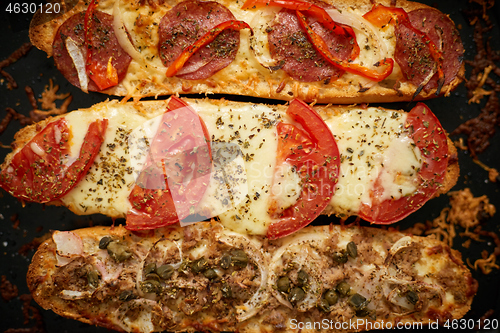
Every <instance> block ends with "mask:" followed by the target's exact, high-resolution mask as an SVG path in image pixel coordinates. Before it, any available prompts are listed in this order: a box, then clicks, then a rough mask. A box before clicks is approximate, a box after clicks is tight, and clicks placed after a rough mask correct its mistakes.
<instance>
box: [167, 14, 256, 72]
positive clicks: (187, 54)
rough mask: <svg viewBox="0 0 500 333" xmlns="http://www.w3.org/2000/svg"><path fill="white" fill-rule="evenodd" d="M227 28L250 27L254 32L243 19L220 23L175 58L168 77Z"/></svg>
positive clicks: (169, 68) (168, 70) (239, 28)
mask: <svg viewBox="0 0 500 333" xmlns="http://www.w3.org/2000/svg"><path fill="white" fill-rule="evenodd" d="M226 29H237V30H241V29H250V31H251V33H252V34H253V30H252V28H251V27H250V26H249V25H248V24H247V23H245V22H243V21H236V20H229V21H226V22H223V23H220V24H218V25H217V26H215V27H214V28H212V29H211V30H210V31H208V32H207V33H206V34H204V35H203V36H202V37H201V38H200V39H198V40H197V41H196V42H194V43H193V44H192V45H190V46H189V47H187V48H186V49H185V50H183V51H182V53H181V54H180V56H179V57H178V58H177V59H175V61H174V62H173V63H172V64H171V65H170V66H169V67H168V69H167V73H166V74H165V75H166V76H167V77H171V76H174V75H175V74H177V72H178V71H179V70H180V69H181V68H182V66H184V64H185V63H186V62H187V61H188V60H189V58H191V56H192V55H193V54H195V53H196V51H198V50H199V49H201V48H202V47H204V46H205V45H207V44H210V43H211V42H213V41H214V39H215V38H216V37H217V36H218V35H219V34H220V33H221V32H223V31H224V30H226Z"/></svg>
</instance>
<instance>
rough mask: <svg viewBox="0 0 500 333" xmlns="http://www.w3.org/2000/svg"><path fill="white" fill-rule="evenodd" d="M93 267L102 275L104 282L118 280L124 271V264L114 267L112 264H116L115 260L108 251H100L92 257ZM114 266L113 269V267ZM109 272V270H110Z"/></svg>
mask: <svg viewBox="0 0 500 333" xmlns="http://www.w3.org/2000/svg"><path fill="white" fill-rule="evenodd" d="M92 259H93V262H92V265H94V267H95V268H96V269H97V270H98V271H99V273H100V274H101V280H102V281H103V282H109V281H114V280H117V279H118V277H119V276H120V274H121V273H122V271H123V264H122V263H120V264H118V265H112V264H111V262H114V259H111V257H110V256H109V254H108V251H106V250H100V251H99V252H97V253H96V254H94V255H92ZM111 266H113V267H111ZM110 267H111V269H109V270H108V268H110Z"/></svg>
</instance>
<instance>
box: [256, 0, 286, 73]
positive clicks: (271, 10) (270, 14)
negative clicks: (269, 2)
mask: <svg viewBox="0 0 500 333" xmlns="http://www.w3.org/2000/svg"><path fill="white" fill-rule="evenodd" d="M280 10H281V8H280V7H274V6H270V7H265V8H263V9H262V11H261V12H260V15H255V16H254V17H253V19H252V21H251V22H250V26H251V27H252V29H253V33H254V34H253V36H250V48H251V49H252V51H253V52H252V54H253V55H254V56H255V59H257V61H258V62H259V63H260V64H261V65H262V66H263V67H265V68H267V69H269V70H271V71H273V70H276V68H277V67H279V63H278V62H277V61H276V60H275V59H273V57H272V56H271V52H270V51H269V42H268V39H267V32H266V30H267V28H268V27H269V26H270V25H271V22H272V21H273V20H274V18H275V17H276V14H277V13H278V12H279V11H280Z"/></svg>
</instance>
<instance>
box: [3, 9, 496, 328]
mask: <svg viewBox="0 0 500 333" xmlns="http://www.w3.org/2000/svg"><path fill="white" fill-rule="evenodd" d="M24 1H25V2H27V3H28V4H29V3H41V2H42V0H38V1H36V0H31V1H30V0H24ZM9 2H10V3H14V2H13V1H3V0H2V1H1V4H0V20H1V23H0V59H4V58H6V57H7V56H8V55H10V54H11V53H12V52H13V51H14V50H16V49H17V48H18V47H20V46H21V45H22V43H24V42H27V41H28V40H29V38H28V31H27V28H28V24H29V20H30V18H31V16H32V15H30V14H24V15H23V14H15V13H8V12H7V11H6V8H7V5H8V3H9ZM422 2H426V3H428V4H430V5H433V6H435V7H437V8H438V9H440V10H441V11H443V12H445V13H447V14H449V15H450V17H451V18H452V20H454V21H455V22H456V24H457V25H458V26H459V28H460V33H461V37H462V39H463V42H464V45H465V50H466V53H465V58H466V59H472V58H473V57H474V55H475V51H476V47H475V44H474V41H473V38H472V33H473V28H472V27H471V26H470V25H469V24H468V22H467V20H466V18H465V15H464V12H463V10H464V9H466V8H469V7H470V6H477V5H476V4H471V3H469V2H467V1H465V0H460V1H453V0H446V1H445V0H442V1H435V2H434V1H432V0H431V1H429V0H426V1H422ZM499 7H500V6H499V5H495V7H494V8H493V9H491V10H490V11H489V12H488V14H489V16H490V19H491V20H492V22H493V23H494V27H493V30H492V31H490V32H489V33H488V36H485V37H486V38H488V39H489V43H490V44H491V47H492V48H493V49H494V50H500V29H499V26H498V24H499V22H500V8H499ZM466 68H467V76H468V75H469V74H470V66H466ZM6 71H7V72H8V73H10V74H11V75H12V76H13V77H14V78H15V80H16V81H17V83H18V84H19V88H17V89H14V90H8V89H7V85H6V81H5V80H3V81H1V82H0V117H3V115H5V108H6V107H12V108H14V109H15V110H17V111H18V112H21V113H24V114H27V113H28V112H29V110H30V109H31V107H30V104H29V102H28V99H27V97H26V93H25V92H24V87H25V86H30V87H32V88H33V90H34V92H35V96H36V97H37V98H39V97H40V95H41V93H42V91H43V90H44V87H45V86H46V85H48V84H49V79H52V80H53V81H54V84H57V85H59V86H60V90H59V92H61V93H66V92H70V93H71V94H72V96H73V101H72V103H71V104H70V109H71V110H74V109H77V108H85V107H89V106H91V105H93V104H95V103H97V102H100V101H103V100H105V99H107V98H110V97H109V96H106V95H102V94H98V93H90V94H85V93H82V92H81V91H80V90H79V89H76V88H75V87H73V86H71V85H70V84H69V83H68V82H67V81H66V80H65V79H64V78H63V77H62V75H61V74H60V73H59V72H58V71H57V70H56V69H55V67H54V64H53V60H52V59H51V58H50V59H48V58H47V57H46V54H45V53H43V52H41V51H39V50H37V49H34V48H33V49H32V50H31V51H30V52H29V54H28V55H27V57H24V58H22V59H20V60H19V61H18V62H16V63H15V64H13V65H11V66H9V67H8V68H6ZM491 77H492V78H494V79H495V80H497V81H498V80H500V78H499V77H498V76H495V75H491ZM0 79H1V78H0ZM497 94H498V92H497ZM225 97H226V98H233V99H238V100H248V101H258V100H256V99H253V98H247V97H233V96H225ZM265 102H269V101H265ZM426 103H427V105H428V106H429V107H430V108H431V109H432V110H433V111H434V112H435V113H436V115H437V116H438V118H439V119H440V121H441V123H442V125H443V127H444V128H445V129H446V130H447V131H448V132H451V131H453V130H454V129H455V128H456V127H457V126H458V125H459V124H461V123H462V122H464V121H466V120H467V119H470V118H473V117H476V116H477V115H478V114H479V111H480V108H481V107H482V106H483V105H484V101H483V102H482V104H468V103H467V97H466V89H465V87H464V85H463V84H462V85H461V86H460V87H459V88H458V89H457V90H456V91H454V92H452V93H451V95H450V96H449V97H447V98H444V97H442V98H437V99H433V100H429V101H427V102H426ZM413 105H414V103H413V104H408V103H396V104H386V105H384V106H386V107H391V108H402V109H405V110H410V109H411V107H412V106H413ZM19 128H20V126H19V123H18V122H15V121H14V122H12V123H11V124H10V126H9V127H8V129H7V130H6V131H5V132H4V133H3V134H2V135H0V142H2V144H3V145H9V144H10V143H11V142H12V140H13V137H14V134H15V132H16V131H17V130H18V129H19ZM452 139H453V140H457V139H458V137H457V136H454V137H452ZM9 151H10V149H6V148H0V160H1V161H3V159H4V157H5V155H6V154H7V153H8V152H9ZM499 152H500V137H499V133H496V134H495V136H494V137H493V139H492V140H491V145H490V147H489V148H488V149H487V150H486V151H485V152H484V153H482V154H480V155H479V159H480V160H481V161H482V162H483V163H485V164H486V165H488V166H490V167H496V168H500V154H499ZM459 163H460V167H461V176H460V179H459V181H458V183H457V185H456V186H455V188H454V190H458V189H463V188H466V187H468V188H470V189H471V191H472V193H473V194H474V195H475V196H481V195H487V196H488V197H489V198H490V201H491V202H492V203H493V204H494V205H495V206H496V207H497V209H500V195H499V186H500V184H499V183H498V182H497V183H493V182H490V181H488V175H487V172H486V171H484V170H483V169H482V168H481V167H479V166H478V165H477V164H475V163H473V162H472V159H471V158H470V156H469V154H468V153H467V152H463V151H460V152H459ZM447 205H448V197H447V196H441V197H439V198H437V199H433V200H431V201H429V202H428V203H427V204H426V205H425V206H424V207H423V208H422V209H421V210H419V211H418V212H416V213H414V214H412V215H411V216H410V217H408V218H406V219H405V220H404V221H401V222H399V223H397V224H395V225H394V226H395V227H399V228H400V229H405V228H407V227H409V226H411V225H413V224H414V223H417V222H425V221H426V220H431V219H433V218H435V217H436V216H438V215H439V212H440V211H441V210H442V209H443V208H444V207H445V206H447ZM13 216H14V217H17V219H18V220H19V227H18V228H14V223H13V222H12V221H11V217H13ZM332 221H333V222H334V223H338V220H337V219H335V218H328V217H321V218H320V219H319V220H318V221H316V222H315V223H316V224H318V223H319V224H321V223H330V222H332ZM117 222H118V223H119V222H120V221H117ZM111 223H112V221H111V220H110V219H108V218H106V217H103V216H98V215H94V216H77V215H74V214H73V213H71V212H69V211H68V210H67V209H65V208H63V207H53V206H47V207H44V206H43V205H40V204H31V203H27V204H26V205H25V206H24V207H23V205H22V204H21V203H20V202H19V201H17V200H16V199H14V198H12V197H11V196H9V195H8V194H7V193H6V192H5V191H3V190H0V253H1V255H0V275H5V276H6V278H7V280H9V281H11V282H12V283H14V284H15V285H17V287H18V288H19V295H22V294H27V293H29V291H28V288H27V286H26V282H25V276H26V272H27V268H28V264H29V262H30V259H31V256H32V255H33V251H28V252H27V254H26V255H24V254H20V250H21V248H22V247H23V245H24V244H27V243H29V242H30V241H31V240H32V239H33V238H35V237H40V236H42V235H43V234H45V233H47V232H49V231H50V230H56V229H59V230H71V229H76V228H82V227H86V226H89V225H92V224H93V225H99V224H102V225H110V224H111ZM363 225H365V224H363ZM366 225H367V224H366ZM483 228H484V229H486V230H491V231H495V232H496V233H500V232H499V228H500V213H498V214H497V215H496V216H494V217H493V218H491V219H490V220H488V221H486V222H485V223H484V226H483ZM483 238H484V237H483ZM484 240H485V241H484V242H472V245H471V247H470V248H469V249H466V248H464V247H463V246H462V245H461V244H462V240H460V239H459V238H457V239H456V241H455V244H454V248H455V249H457V250H459V251H460V252H462V254H463V258H464V260H465V259H466V258H469V259H470V260H471V262H474V260H476V259H478V258H480V257H481V251H482V250H487V251H488V252H490V253H491V252H492V250H493V248H494V244H493V242H492V240H491V239H487V238H484ZM497 263H500V262H499V260H498V259H497ZM473 275H474V277H475V278H476V279H477V280H478V282H479V290H478V293H477V295H476V297H475V298H474V302H473V304H472V309H471V310H470V311H469V313H468V314H467V315H466V316H465V318H466V319H467V320H473V321H475V322H476V323H477V320H478V319H479V318H480V317H481V316H483V315H484V314H485V313H486V312H487V311H488V310H490V309H493V310H494V314H493V315H492V316H491V317H490V318H491V319H493V318H497V319H498V318H500V270H498V269H494V270H493V272H492V273H491V274H489V275H484V274H482V273H481V272H478V271H474V270H473ZM31 305H33V306H34V307H35V308H36V309H38V310H39V311H40V312H41V314H42V318H43V328H44V329H45V331H46V332H51V333H52V332H58V333H59V332H61V333H62V332H72V333H77V332H78V333H84V332H106V331H107V330H105V329H102V328H96V327H93V326H90V325H86V324H82V323H80V322H77V321H73V320H68V319H65V318H62V317H59V316H57V315H55V314H54V313H53V312H51V311H45V310H42V309H41V308H40V307H38V306H37V305H36V304H35V303H34V302H32V303H31ZM468 323H470V321H469V322H468ZM35 324H36V321H35V320H34V319H30V320H29V321H28V322H25V319H24V316H23V312H22V301H21V300H20V298H19V297H17V298H14V299H12V300H10V301H8V302H7V301H5V300H0V332H4V331H5V330H7V329H9V328H13V329H16V328H18V329H26V328H30V327H35ZM427 330H428V331H436V330H430V329H427ZM437 331H442V332H444V331H447V329H446V328H440V329H439V330H437ZM495 331H496V332H498V330H495ZM491 332H493V330H492V331H491Z"/></svg>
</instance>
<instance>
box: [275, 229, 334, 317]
mask: <svg viewBox="0 0 500 333" xmlns="http://www.w3.org/2000/svg"><path fill="white" fill-rule="evenodd" d="M328 237H329V235H328V234H325V233H314V234H311V233H306V234H303V235H297V236H295V237H292V238H291V240H290V241H288V242H287V243H286V244H284V245H282V246H281V247H280V248H279V249H278V250H277V251H276V252H275V253H274V256H273V258H272V259H271V264H270V265H269V279H268V280H269V285H270V286H274V285H276V283H277V280H278V277H279V276H278V274H276V272H277V271H278V268H279V266H280V265H282V264H283V261H282V256H283V254H284V253H285V252H287V251H289V250H290V249H291V248H292V247H295V246H300V245H302V244H304V243H308V244H315V243H316V244H315V245H318V246H319V245H320V244H318V243H321V242H324V241H325V240H326V239H327V238H328ZM311 255H317V253H310V252H309V251H304V250H302V251H300V250H299V251H298V254H297V256H296V257H295V258H296V259H297V264H299V265H302V266H301V267H303V266H304V264H305V263H308V262H310V261H311V260H310V257H311ZM295 258H294V259H295ZM306 267H307V268H306V270H308V271H309V272H310V273H312V274H309V275H310V276H311V277H313V279H312V280H311V281H310V289H309V291H308V293H307V294H306V297H305V298H304V299H303V300H302V301H301V302H299V303H297V309H298V310H299V311H301V312H305V311H307V310H308V309H310V308H312V307H313V306H315V305H316V302H317V300H318V298H319V297H320V296H321V284H319V283H318V282H317V281H315V280H316V279H314V277H315V276H317V275H318V274H315V273H316V272H314V269H313V268H312V266H306ZM279 272H281V270H279ZM271 292H272V294H273V295H274V297H276V299H277V300H278V301H279V302H280V303H281V304H283V305H284V306H286V307H288V308H290V309H293V306H292V304H290V302H289V301H288V300H287V299H285V298H284V297H283V295H282V294H281V293H280V292H279V291H278V290H277V289H275V288H271Z"/></svg>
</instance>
